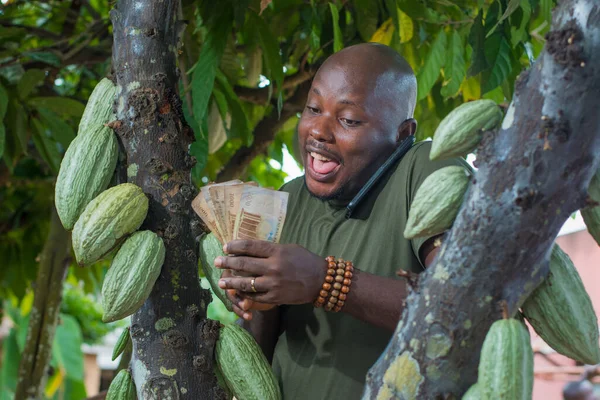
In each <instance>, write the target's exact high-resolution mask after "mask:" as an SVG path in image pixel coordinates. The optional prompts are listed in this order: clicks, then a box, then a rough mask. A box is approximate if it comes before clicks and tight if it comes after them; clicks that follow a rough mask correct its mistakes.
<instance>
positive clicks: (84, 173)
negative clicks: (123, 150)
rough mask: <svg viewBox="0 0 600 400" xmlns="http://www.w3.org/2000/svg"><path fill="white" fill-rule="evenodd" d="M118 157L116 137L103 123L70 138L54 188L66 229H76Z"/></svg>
mask: <svg viewBox="0 0 600 400" xmlns="http://www.w3.org/2000/svg"><path fill="white" fill-rule="evenodd" d="M118 157H119V145H118V143H117V138H116V137H115V135H114V133H113V132H112V130H110V129H109V128H106V127H103V126H99V127H98V128H96V129H95V130H94V131H93V132H88V133H87V134H85V135H81V136H77V137H76V138H75V139H74V140H73V141H72V142H71V145H70V146H69V148H68V149H67V151H66V153H65V157H64V158H63V160H62V162H61V164H60V170H59V171H58V178H57V179H56V189H55V191H54V201H55V204H56V211H57V212H58V216H59V217H60V220H61V222H62V224H63V226H64V227H65V229H67V230H71V229H73V226H74V225H75V222H76V221H77V219H78V218H79V216H80V215H81V213H82V212H83V210H84V209H85V207H86V206H87V205H88V204H89V202H90V201H92V199H93V198H94V197H96V196H98V195H99V194H100V193H101V192H102V191H103V190H104V189H106V188H107V187H108V184H109V183H110V180H111V178H112V176H113V174H114V171H115V167H116V165H117V158H118Z"/></svg>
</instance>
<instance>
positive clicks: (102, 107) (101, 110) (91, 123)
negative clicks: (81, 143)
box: [78, 78, 117, 135]
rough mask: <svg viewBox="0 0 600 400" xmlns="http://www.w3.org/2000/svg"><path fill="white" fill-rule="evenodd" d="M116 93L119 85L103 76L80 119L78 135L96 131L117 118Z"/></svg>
mask: <svg viewBox="0 0 600 400" xmlns="http://www.w3.org/2000/svg"><path fill="white" fill-rule="evenodd" d="M116 94H117V87H116V86H115V85H113V83H112V82H111V81H110V80H109V79H107V78H103V79H101V80H100V82H98V84H97V85H96V87H95V88H94V90H93V91H92V94H91V95H90V98H89V99H88V102H87V104H86V106H85V110H84V111H83V115H82V116H81V120H80V121H79V128H78V135H85V134H87V133H89V132H94V131H95V130H96V129H98V128H100V127H102V126H104V124H106V123H107V122H110V121H112V120H114V119H115V118H116V117H115V115H114V112H113V103H114V100H115V95H116Z"/></svg>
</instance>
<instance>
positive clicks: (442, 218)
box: [404, 165, 470, 239]
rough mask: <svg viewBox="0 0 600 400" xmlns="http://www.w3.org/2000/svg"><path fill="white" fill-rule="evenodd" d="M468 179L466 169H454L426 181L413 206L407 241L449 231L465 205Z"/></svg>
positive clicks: (437, 174) (453, 166) (450, 168)
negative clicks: (461, 207)
mask: <svg viewBox="0 0 600 400" xmlns="http://www.w3.org/2000/svg"><path fill="white" fill-rule="evenodd" d="M469 177H470V174H469V171H468V170H467V169H465V168H463V167H459V166H456V165H452V166H449V167H444V168H441V169H438V170H437V171H435V172H433V173H432V174H431V175H429V176H428V177H427V178H425V180H424V181H423V183H422V184H421V186H420V187H419V189H418V190H417V193H416V194H415V197H414V199H413V201H412V204H411V206H410V210H409V213H408V221H407V222H406V227H405V229H404V237H405V238H407V239H413V238H416V237H420V236H431V235H437V234H439V233H443V232H444V231H445V230H446V229H448V228H450V227H451V226H452V223H453V222H454V219H455V218H456V215H457V214H458V210H459V209H460V206H461V205H462V202H463V196H464V194H465V191H466V190H467V187H468V185H469Z"/></svg>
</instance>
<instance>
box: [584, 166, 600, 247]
mask: <svg viewBox="0 0 600 400" xmlns="http://www.w3.org/2000/svg"><path fill="white" fill-rule="evenodd" d="M588 195H589V196H590V199H591V200H592V201H595V202H597V203H600V170H598V171H596V173H595V174H594V176H593V177H592V180H591V181H590V185H589V186H588ZM581 216H582V217H583V221H584V222H585V225H586V226H587V230H588V232H589V233H590V235H592V237H593V238H594V240H595V241H596V243H598V244H599V245H600V206H595V207H586V208H582V209H581Z"/></svg>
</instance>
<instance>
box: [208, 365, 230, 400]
mask: <svg viewBox="0 0 600 400" xmlns="http://www.w3.org/2000/svg"><path fill="white" fill-rule="evenodd" d="M213 369H214V372H215V376H216V377H217V383H218V384H219V387H220V388H221V389H223V392H225V397H226V398H227V400H231V399H233V394H232V393H231V389H229V386H227V382H225V378H223V372H221V368H219V365H218V364H217V363H215V364H214V368H213Z"/></svg>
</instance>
